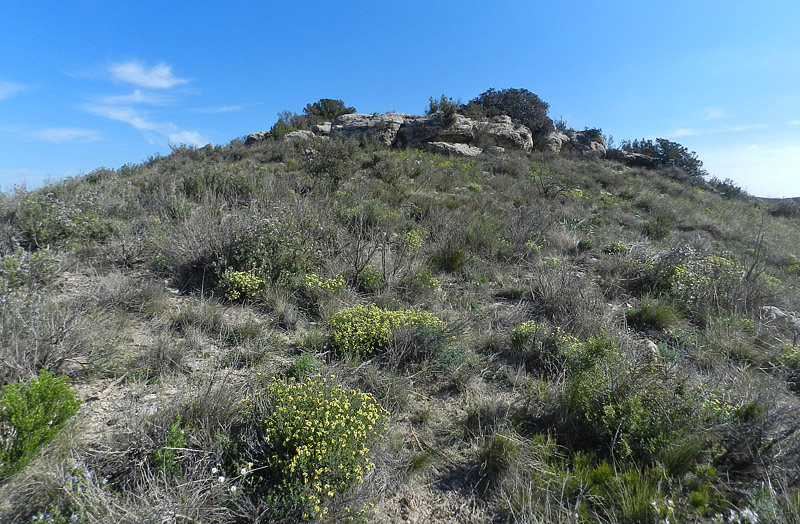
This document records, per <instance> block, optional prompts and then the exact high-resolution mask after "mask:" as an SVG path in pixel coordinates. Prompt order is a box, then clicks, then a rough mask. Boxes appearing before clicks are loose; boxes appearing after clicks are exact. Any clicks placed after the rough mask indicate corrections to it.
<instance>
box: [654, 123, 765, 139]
mask: <svg viewBox="0 0 800 524" xmlns="http://www.w3.org/2000/svg"><path fill="white" fill-rule="evenodd" d="M767 127H768V126H766V125H765V124H750V125H740V126H722V127H715V128H711V129H695V128H691V127H682V128H680V129H676V130H675V131H673V132H672V133H671V134H670V135H669V136H671V137H674V138H680V137H685V136H700V135H718V134H721V133H740V132H742V131H751V130H753V129H766V128H767Z"/></svg>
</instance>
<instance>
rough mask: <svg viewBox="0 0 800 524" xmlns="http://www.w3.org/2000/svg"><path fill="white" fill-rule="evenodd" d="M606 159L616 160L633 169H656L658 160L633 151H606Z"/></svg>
mask: <svg viewBox="0 0 800 524" xmlns="http://www.w3.org/2000/svg"><path fill="white" fill-rule="evenodd" d="M606 158H607V159H608V160H616V161H617V162H622V163H623V164H625V165H626V166H631V167H651V168H652V167H655V165H656V159H655V158H653V157H651V156H649V155H643V154H641V153H633V152H631V151H623V150H622V149H609V150H607V151H606Z"/></svg>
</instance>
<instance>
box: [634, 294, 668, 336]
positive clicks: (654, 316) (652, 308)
mask: <svg viewBox="0 0 800 524" xmlns="http://www.w3.org/2000/svg"><path fill="white" fill-rule="evenodd" d="M625 318H626V319H627V321H628V324H630V325H631V326H634V327H639V328H646V327H652V328H655V329H662V330H663V329H667V328H669V327H671V326H673V325H674V324H675V323H676V322H677V321H678V319H679V318H680V315H679V314H678V312H677V311H675V308H673V307H672V306H671V305H670V304H669V303H667V302H664V301H661V300H657V299H644V300H642V302H641V303H640V304H639V306H638V307H636V308H633V309H628V310H627V311H625Z"/></svg>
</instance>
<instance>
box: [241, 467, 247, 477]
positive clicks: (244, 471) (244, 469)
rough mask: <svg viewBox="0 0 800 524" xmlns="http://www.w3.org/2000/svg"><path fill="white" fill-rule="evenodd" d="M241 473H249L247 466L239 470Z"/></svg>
mask: <svg viewBox="0 0 800 524" xmlns="http://www.w3.org/2000/svg"><path fill="white" fill-rule="evenodd" d="M239 473H241V474H242V476H244V475H247V468H242V469H240V470H239Z"/></svg>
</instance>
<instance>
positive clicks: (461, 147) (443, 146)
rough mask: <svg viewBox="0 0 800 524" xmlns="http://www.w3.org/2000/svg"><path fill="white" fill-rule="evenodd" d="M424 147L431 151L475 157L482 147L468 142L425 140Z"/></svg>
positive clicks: (481, 151) (481, 150) (440, 153)
mask: <svg viewBox="0 0 800 524" xmlns="http://www.w3.org/2000/svg"><path fill="white" fill-rule="evenodd" d="M425 149H426V150H428V151H430V152H431V153H436V154H439V155H451V156H467V157H476V156H479V155H480V154H481V153H483V149H481V148H479V147H475V146H471V145H469V144H453V143H450V142H426V143H425Z"/></svg>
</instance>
